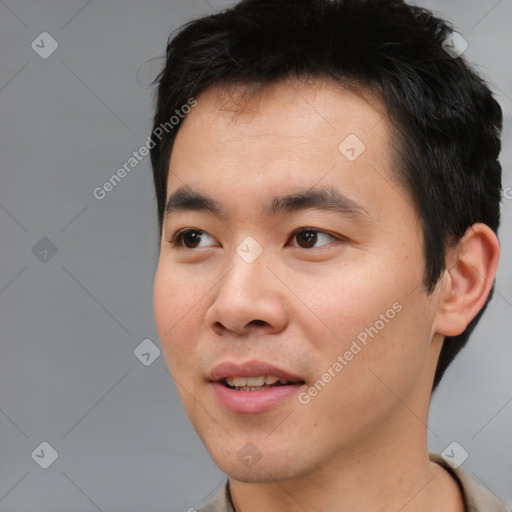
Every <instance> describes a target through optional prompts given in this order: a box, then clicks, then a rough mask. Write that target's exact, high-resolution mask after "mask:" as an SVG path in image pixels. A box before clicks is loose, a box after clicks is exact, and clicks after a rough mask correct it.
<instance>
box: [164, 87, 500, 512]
mask: <svg viewBox="0 0 512 512" xmlns="http://www.w3.org/2000/svg"><path fill="white" fill-rule="evenodd" d="M242 91H243V89H237V88H236V87H235V88H234V89H233V90H232V91H231V92H232V93H233V94H232V95H229V94H225V91H224V93H222V92H221V91H220V90H219V89H218V88H210V89H208V90H207V91H205V92H204V93H203V94H202V95H201V96H200V97H199V98H198V106H197V107H195V108H194V109H193V110H192V112H191V113H190V114H189V115H188V116H187V118H186V119H185V121H184V123H183V125H182V126H181V128H180V131H179V133H178V135H177V138H176V141H175V145H174V148H173V152H172V155H171V160H170V172H169V179H168V186H167V194H168V196H169V195H170V194H172V193H173V192H174V191H176V190H177V189H178V188H180V187H182V186H184V185H186V186H188V187H190V189H193V190H195V191H198V192H201V193H203V194H206V195H208V196H210V197H211V198H213V199H215V200H216V201H218V202H219V203H221V204H222V206H223V208H224V209H225V212H224V213H225V215H223V216H218V215H214V214H212V213H210V212H206V211H179V212H173V213H172V214H170V215H168V216H167V217H166V218H165V221H164V227H163V233H162V246H161V253H160V259H159V265H158V269H157V273H156V277H155V286H154V306H155V319H156V324H157V329H158V333H159V336H160V340H161V343H162V347H163V351H164V354H165V358H166V361H167V364H168V366H169V369H170V371H171V373H172V375H173V377H174V379H175V382H176V385H177V388H178V390H179V393H180V396H181V399H182V401H183V404H184V406H185V409H186V411H187V413H188V415H189V417H190V419H191V421H192V423H193V425H194V427H195V429H196V431H197V432H198V434H199V436H200V437H201V439H202V441H203V442H204V444H205V445H206V447H207V449H208V450H209V452H210V454H211V456H212V458H213V459H214V461H215V462H216V463H217V465H218V466H219V467H220V468H221V469H222V470H223V471H224V472H225V473H226V474H227V475H228V476H229V478H230V483H231V492H232V497H233V501H234V505H235V508H236V510H237V511H240V510H243V511H244V512H251V511H260V510H275V511H303V510H308V511H311V512H313V511H323V512H325V511H334V510H336V511H337V512H339V511H349V510H350V511H352V512H353V511H363V510H373V511H382V512H384V511H394V512H396V511H397V510H401V511H402V512H408V511H413V510H414V511H415V512H418V511H425V512H426V511H432V512H434V511H436V512H439V511H445V510H446V511H452V512H453V511H462V510H464V507H463V501H462V496H461V494H460V492H459V490H458V487H457V485H456V483H455V481H454V480H453V479H452V478H451V477H450V476H449V474H448V473H447V472H446V471H445V470H443V469H442V468H441V467H440V466H437V465H436V464H433V463H431V462H429V459H428V449H427V441H426V432H427V420H428V407H429V402H430V395H431V388H432V381H433V376H434V372H435V367H436V363H437V359H438V356H439V351H440V349H441V346H442V343H443V340H444V336H448V335H449V336H452V335H455V334H459V333H461V332H462V331H463V330H464V328H465V326H466V325H467V324H468V323H469V322H470V320H471V319H472V318H473V317H474V316H475V315H476V313H477V312H478V310H479V309H480V308H481V307H482V306H483V304H484V302H485V299H486V297H487V294H488V293H489V289H490V286H491V284H492V281H493V279H494V275H495V273H496V266H497V261H498V257H499V244H498V241H497V239H496V237H495V236H494V235H493V233H492V231H491V230H490V229H489V228H488V227H487V226H485V225H482V224H476V225H474V226H473V227H472V228H470V229H469V230H468V232H467V233H466V236H465V237H464V238H463V239H462V240H461V241H460V242H459V244H458V245H457V246H455V247H453V248H451V249H450V251H449V253H448V254H447V269H446V271H445V272H444V273H443V276H442V277H441V279H440V281H439V283H438V286H437V287H436V289H435V291H434V293H433V294H432V295H428V294H427V293H426V291H425V289H424V286H423V284H422V281H423V273H424V268H425V262H424V257H423V241H422V231H421V227H420V222H419V219H418V216H417V214H416V213H415V210H414V209H413V206H412V199H411V198H410V196H409V194H408V192H407V191H406V190H405V189H404V188H403V187H402V185H400V183H399V182H398V181H397V180H396V178H395V176H394V174H393V169H394V168H396V165H395V163H394V162H395V156H394V152H393V140H392V137H391V127H390V124H389V122H388V121H387V119H386V117H385V116H384V115H383V112H384V111H383V108H382V106H381V105H380V104H379V103H378V102H377V101H376V100H369V99H363V98H362V97H361V96H360V95H355V94H353V93H350V92H348V91H346V90H344V89H341V88H339V87H337V86H335V85H333V84H330V83H328V82H323V81H317V82H315V83H314V84H309V85H305V84H300V83H285V82H280V83H277V84H275V85H272V86H268V87H266V88H264V89H262V90H260V91H259V92H257V93H256V94H255V95H254V96H253V97H252V98H250V99H246V101H241V99H240V97H239V96H238V93H239V92H242ZM349 134H356V135H357V137H358V138H359V139H360V140H361V141H363V142H364V144H365V146H366V149H365V150H364V152H363V153H361V154H360V156H359V157H358V158H357V159H356V160H355V161H349V160H348V159H347V158H346V157H345V155H344V154H342V153H341V152H340V151H339V149H338V146H339V144H340V142H342V141H343V140H344V139H345V138H346V137H347V136H348V135H349ZM320 187H332V188H334V189H336V190H337V191H338V192H340V193H342V194H344V195H345V196H348V197H349V198H351V199H352V200H354V201H357V202H358V203H359V204H360V205H362V207H363V208H364V213H365V215H364V217H361V218H360V217H357V216H355V215H344V214H341V213H338V212H332V211H324V210H320V209H307V210H304V211H295V212H289V213H286V214H284V213H279V214H278V215H270V214H269V213H266V212H265V211H264V208H263V206H264V205H266V204H267V203H269V201H270V200H271V199H272V198H273V197H275V196H280V195H284V194H290V193H293V192H295V191H297V190H299V189H300V190H303V189H309V190H311V189H318V188H320ZM184 228H195V229H198V230H201V231H203V232H204V233H205V234H204V235H203V237H202V239H201V243H200V245H199V247H196V248H187V247H186V246H184V245H183V244H182V245H181V246H180V244H179V243H173V242H172V240H173V236H174V234H175V233H176V232H177V231H179V230H181V229H184ZM298 228H315V229H317V230H320V231H322V232H323V233H322V234H320V235H319V236H318V239H317V242H316V245H314V247H312V248H305V247H304V246H303V245H301V240H297V237H294V235H293V233H294V231H295V230H297V229H298ZM329 235H332V236H329ZM248 236H252V237H253V238H254V239H255V240H257V242H258V243H259V244H260V246H261V247H262V248H263V252H262V253H261V255H260V256H259V257H258V258H257V259H256V260H255V261H254V262H253V263H250V264H249V263H247V262H246V261H245V260H244V259H242V258H241V257H240V256H239V255H238V254H237V253H236V248H237V246H238V245H239V244H240V243H241V242H242V241H243V240H244V239H245V238H246V237H248ZM396 303H398V304H399V305H400V306H401V310H400V312H399V313H397V314H396V315H395V316H394V318H393V319H391V320H389V321H388V322H387V323H386V324H385V326H384V328H382V329H380V330H379V332H378V335H376V336H375V337H374V338H373V339H371V340H369V341H368V344H367V346H365V347H364V348H363V349H362V350H361V351H360V352H359V353H358V354H357V355H356V356H354V358H353V359H352V360H351V361H349V362H348V364H347V365H346V366H344V368H343V370H342V371H341V372H339V373H337V374H336V376H335V377H334V378H332V379H331V381H330V382H329V383H328V385H326V386H325V388H323V389H322V391H321V392H320V393H318V394H317V395H316V396H314V397H313V398H311V400H310V401H309V403H307V404H303V403H300V401H299V400H298V399H297V397H293V398H291V399H288V400H286V401H285V402H283V403H281V404H280V405H278V406H277V407H275V408H274V409H272V410H270V411H267V412H264V413H258V414H235V413H233V412H230V411H227V410H226V409H224V408H223V407H222V406H221V405H220V404H219V402H218V401H217V399H216V397H215V394H214V393H213V391H212V389H211V386H210V384H209V382H208V379H207V375H208V373H209V371H211V369H212V368H213V367H214V366H215V365H216V364H218V363H219V362H223V361H226V360H230V361H236V362H238V363H243V362H246V361H250V360H254V359H256V360H259V361H266V362H269V363H271V364H273V365H275V366H278V367H280V368H282V369H284V370H286V371H288V372H290V373H293V374H296V375H299V376H301V378H302V379H303V380H304V381H305V382H306V385H305V387H304V389H307V388H309V387H310V386H312V385H313V384H314V383H315V382H316V381H317V380H318V379H320V378H321V377H322V375H323V374H325V372H327V371H328V369H329V368H330V367H331V368H332V366H333V363H334V362H335V361H336V360H337V357H338V356H339V355H343V354H344V353H345V352H346V351H347V350H349V349H350V346H351V343H352V341H353V340H355V339H357V336H358V334H360V333H361V332H362V331H364V330H365V328H368V327H370V326H373V325H374V324H375V322H376V321H377V320H378V319H379V318H381V317H380V315H381V314H385V313H386V311H387V310H389V309H390V308H392V305H393V304H396ZM247 443H252V444H253V445H254V446H255V447H256V449H257V451H258V453H259V455H261V458H260V459H259V460H258V461H257V462H256V463H255V464H252V465H250V466H249V467H248V466H247V465H246V464H244V462H243V460H241V458H240V457H239V456H238V452H239V450H241V449H242V448H243V447H244V446H246V445H247Z"/></svg>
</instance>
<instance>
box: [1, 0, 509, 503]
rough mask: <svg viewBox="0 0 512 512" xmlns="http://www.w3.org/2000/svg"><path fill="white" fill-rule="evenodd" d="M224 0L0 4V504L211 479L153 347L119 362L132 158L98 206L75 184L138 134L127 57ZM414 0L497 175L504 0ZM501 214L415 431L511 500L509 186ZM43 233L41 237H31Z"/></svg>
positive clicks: (135, 176) (187, 485)
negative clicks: (491, 295)
mask: <svg viewBox="0 0 512 512" xmlns="http://www.w3.org/2000/svg"><path fill="white" fill-rule="evenodd" d="M229 4H230V2H226V1H220V0H219V1H216V2H214V1H213V0H208V1H207V0H186V1H185V0H174V1H172V0H153V1H144V2H143V1H134V0H124V1H121V0H109V1H104V2H100V1H98V0H90V1H87V0H67V1H64V0H37V1H36V0H1V1H0V114H1V117H0V172H1V178H2V179H1V187H0V230H1V231H0V239H1V244H0V248H1V249H0V251H1V253H0V254H1V258H0V315H1V318H0V320H1V324H0V327H1V331H0V344H1V345H0V350H1V358H0V510H1V511H38V512H43V511H96V510H100V511H105V512H106V511H128V510H132V511H142V510H152V511H164V510H165V511H179V510H187V509H188V508H189V507H193V506H198V505H199V504H200V503H201V502H202V501H203V499H205V498H207V497H208V496H209V495H211V493H212V492H214V491H215V489H216V488H217V487H218V486H219V484H220V483H221V482H222V481H223V479H224V478H223V475H222V473H221V472H220V471H219V470H218V469H217V468H216V467H215V466H214V464H213V463H212V462H211V460H210V458H209V456H208V454H207V452H206V450H205V449H204V448H203V446H202V444H201V442H200V441H199V439H198V437H197V436H196V434H195V432H194V431H193V428H192V427H191V425H190V423H189V421H188V419H187V417H186V415H185V413H184V411H183V410H182V407H181V405H180V402H179V399H178V396H177V393H176V390H175V388H174V385H173V383H172V379H171V377H170V375H169V373H168V371H167V369H166V365H165V361H164V359H163V355H160V356H159V357H158V358H156V359H155V360H154V361H153V362H152V364H150V365H148V366H145V365H144V364H142V362H141V361H140V360H139V359H137V358H136V357H135V356H134V349H135V348H136V347H137V346H138V345H139V344H140V343H141V342H142V340H144V339H150V340H152V341H153V342H154V343H155V344H156V345H157V346H158V345H159V342H158V339H157V334H156V328H155V325H154V318H153V309H152V286H153V277H154V273H155V270H156V265H157V257H158V255H157V250H156V248H157V245H156V243H157V238H158V234H157V222H156V204H155V202H154V192H153V185H152V181H151V172H150V165H149V157H146V158H145V159H144V160H143V161H142V162H141V163H140V164H139V165H138V166H137V167H136V168H135V169H133V170H132V172H131V173H130V174H129V175H128V176H126V177H125V178H124V180H122V182H121V183H120V184H118V185H117V187H116V188H115V189H114V190H113V191H111V192H110V193H109V194H107V196H106V197H105V198H104V199H103V200H98V199H96V198H94V197H93V194H92V191H93V189H94V188H96V187H98V186H101V185H102V184H103V183H104V182H105V181H106V180H107V179H108V178H109V177H110V176H112V174H113V173H115V172H116V170H117V169H118V168H119V167H121V166H122V165H123V164H124V163H125V162H127V160H128V159H129V158H130V156H131V154H132V152H133V151H136V150H138V148H139V147H140V146H141V145H143V144H144V143H145V142H146V137H147V136H148V135H149V134H150V129H151V113H152V112H151V96H150V88H149V87H147V85H144V84H147V81H148V77H149V76H150V75H151V73H154V72H155V71H156V67H155V61H149V62H146V61H148V59H151V58H152V57H154V56H158V55H161V54H162V52H163V51H164V48H165V44H166V41H167V37H168V35H169V33H170V32H171V30H172V29H174V28H176V27H178V26H179V25H181V24H182V23H184V22H185V21H187V20H189V19H190V18H192V17H196V16H200V15H204V14H208V13H211V12H212V10H213V9H216V8H219V7H225V6H227V5H229ZM418 4H420V5H424V6H426V7H429V8H432V9H434V10H436V11H439V12H441V14H442V15H443V16H445V17H447V18H448V19H450V20H452V21H453V23H454V25H455V28H456V29H457V30H458V31H459V32H461V33H462V34H463V35H464V37H465V39H467V41H468V42H469V49H468V51H467V53H466V56H468V57H469V59H470V60H471V61H473V62H474V63H476V64H477V66H478V68H479V70H480V72H481V73H483V74H485V75H486V76H487V77H488V79H489V80H491V81H492V83H493V84H494V90H495V91H496V94H497V96H498V98H499V100H500V102H501V104H502V107H503V109H504V113H505V118H506V124H505V131H504V138H503V140H504V151H503V157H502V163H503V166H504V188H506V187H512V175H511V171H510V169H511V165H510V164H511V156H512V155H511V153H512V144H511V142H510V134H511V113H512V100H511V97H512V73H511V70H510V62H511V61H512V58H511V49H512V44H511V43H512V41H511V34H512V32H511V31H510V21H511V20H512V2H511V1H510V0H501V1H496V0H483V1H473V2H468V1H467V0H466V1H465V0H456V1H455V0H452V1H447V2H441V1H422V2H418ZM43 31H47V32H49V33H50V34H51V35H52V37H53V38H55V40H56V41H57V42H58V45H59V46H58V48H57V50H56V51H55V52H54V53H53V54H52V55H50V56H49V57H48V58H46V59H43V58H41V57H40V56H39V55H38V54H37V53H36V51H34V49H33V48H32V47H31V43H32V41H34V40H36V38H37V36H38V35H39V34H41V33H42V32H43ZM39 40H40V39H39ZM48 47H49V46H47V45H46V49H48ZM144 62H146V63H145V64H143V63H144ZM157 63H158V62H157ZM141 64H142V66H141ZM508 197H509V198H510V197H512V188H511V189H509V194H508ZM502 211H503V224H502V228H501V242H502V248H503V256H502V263H501V268H500V271H499V274H498V286H497V292H496V296H495V299H494V300H493V302H492V304H491V306H490V308H489V310H488V312H487V313H486V315H485V317H484V319H483V321H482V322H481V323H480V326H479V327H478V329H477V330H476V332H475V333H474V335H473V337H472V341H471V343H470V345H469V346H468V348H467V349H466V350H465V351H464V352H463V353H462V354H461V355H460V356H459V357H458V359H457V361H456V363H455V364H453V365H452V367H451V369H450V370H449V372H448V374H447V375H446V377H445V379H444V381H443V383H442V385H441V388H440V389H439V391H438V392H437V394H436V395H435V397H434V399H433V403H432V409H431V418H430V429H431V431H430V432H429V443H430V449H431V451H436V452H441V451H442V450H443V449H444V448H445V447H446V446H447V445H448V444H449V443H451V442H452V441H457V442H458V443H459V444H460V445H462V446H463V447H464V448H465V449H466V450H467V451H468V453H469V458H468V459H467V460H466V461H465V462H464V465H463V467H464V468H465V469H466V470H467V471H468V472H469V473H470V474H471V475H472V476H473V477H474V478H475V479H477V480H479V481H480V482H482V483H483V484H484V485H486V486H488V488H490V489H491V490H492V491H493V492H494V493H495V494H496V495H497V496H499V497H500V498H501V499H502V500H503V501H505V502H506V503H507V504H508V505H509V506H511V505H512V485H511V484H512V482H511V480H512V476H511V475H512V443H511V441H510V432H511V430H512V429H511V425H512V386H511V383H512V379H511V374H510V361H511V360H512V358H511V355H512V348H511V347H512V345H511V343H510V333H509V325H510V322H509V319H510V316H511V314H512V292H511V290H512V287H511V284H512V274H511V269H510V266H507V264H508V262H509V261H510V257H511V252H512V247H511V244H512V236H511V235H512V231H511V222H512V215H511V213H512V199H505V200H504V201H503V209H502ZM43 237H46V238H48V239H49V240H51V244H50V243H49V242H48V241H47V240H43V241H42V242H39V245H37V246H36V249H34V250H33V247H34V245H35V244H36V243H38V241H40V239H41V238H43ZM52 244H53V245H52ZM52 248H53V249H54V251H55V249H56V251H57V252H56V253H55V254H52V250H51V249H52ZM44 250H48V251H49V252H48V253H44ZM54 251H53V252H54ZM34 252H35V253H36V254H34ZM45 259H46V261H45ZM145 357H146V358H147V357H148V356H145ZM42 442H48V443H49V444H50V445H51V446H52V447H53V448H54V449H55V450H56V451H57V452H58V458H57V460H56V461H55V462H54V463H53V464H52V465H51V466H50V467H49V468H48V469H42V468H41V467H40V466H39V465H38V464H37V463H36V461H37V460H38V461H40V462H41V461H43V459H45V458H46V460H48V457H49V451H48V449H46V452H44V447H43V453H44V456H43V455H42V452H41V448H38V447H39V445H40V444H41V443H42ZM36 449H37V450H36ZM34 450H36V452H35V453H36V454H37V453H39V455H40V457H39V459H38V458H37V456H34V457H32V456H31V454H32V453H33V452H34Z"/></svg>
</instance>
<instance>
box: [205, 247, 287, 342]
mask: <svg viewBox="0 0 512 512" xmlns="http://www.w3.org/2000/svg"><path fill="white" fill-rule="evenodd" d="M231 263H232V265H231V269H230V270H229V271H228V272H227V273H226V274H225V276H224V278H223V279H221V281H220V283H219V285H218V287H217V288H216V293H215V295H214V299H213V302H212V304H211V306H210V307H209V309H208V311H207V313H206V323H207V325H208V326H209V328H210V329H211V330H212V331H213V332H214V333H215V334H217V335H219V336H227V335H238V336H244V335H250V334H277V333H279V332H281V331H283V330H284V329H285V328H286V325H287V324H288V311H287V309H286V307H285V304H286V303H285V290H286V289H285V286H284V285H283V283H282V282H281V281H280V280H279V279H278V278H277V277H276V275H275V271H271V270H270V269H269V267H268V263H269V262H268V261H267V259H266V258H265V257H264V256H263V255H261V256H260V257H259V258H258V259H257V260H256V261H254V262H252V263H247V262H246V261H244V260H243V259H242V258H240V257H239V256H238V254H234V256H233V259H232V261H231Z"/></svg>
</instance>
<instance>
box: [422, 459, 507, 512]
mask: <svg viewBox="0 0 512 512" xmlns="http://www.w3.org/2000/svg"><path fill="white" fill-rule="evenodd" d="M430 460H431V461H432V462H435V463H436V464H439V465H440V466H441V467H442V468H444V469H445V470H446V471H448V472H449V473H450V474H451V475H452V477H453V478H454V479H455V480H456V482H457V483H458V484H459V487H460V489H461V491H462V494H463V496H464V500H465V502H466V510H467V512H510V511H509V509H508V508H507V507H506V506H505V505H504V504H503V503H502V502H501V501H500V500H499V499H498V498H497V497H496V496H495V495H494V494H492V493H491V492H490V491H488V490H487V489H486V488H484V487H482V486H481V485H480V484H478V483H477V482H475V480H473V479H472V478H471V477H470V476H469V475H468V474H467V473H466V472H465V471H464V470H463V469H462V468H461V467H460V466H459V467H456V468H455V467H452V466H451V465H450V464H448V462H446V460H445V459H443V457H442V456H441V455H438V454H435V453H431V454H430Z"/></svg>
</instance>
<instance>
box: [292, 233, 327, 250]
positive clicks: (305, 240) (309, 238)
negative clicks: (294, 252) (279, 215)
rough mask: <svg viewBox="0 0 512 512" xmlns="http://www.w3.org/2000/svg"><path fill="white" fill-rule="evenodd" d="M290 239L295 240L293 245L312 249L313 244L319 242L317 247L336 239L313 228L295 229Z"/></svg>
mask: <svg viewBox="0 0 512 512" xmlns="http://www.w3.org/2000/svg"><path fill="white" fill-rule="evenodd" d="M292 239H294V240H295V241H296V242H297V245H295V246H294V247H300V248H301V249H314V248H315V245H317V244H318V243H319V242H320V244H319V245H317V247H321V246H323V245H327V244H328V243H330V242H332V241H333V240H336V238H335V237H334V236H333V235H329V233H325V232H324V231H320V230H318V229H313V228H301V229H298V230H296V231H295V232H294V233H293V235H292Z"/></svg>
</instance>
